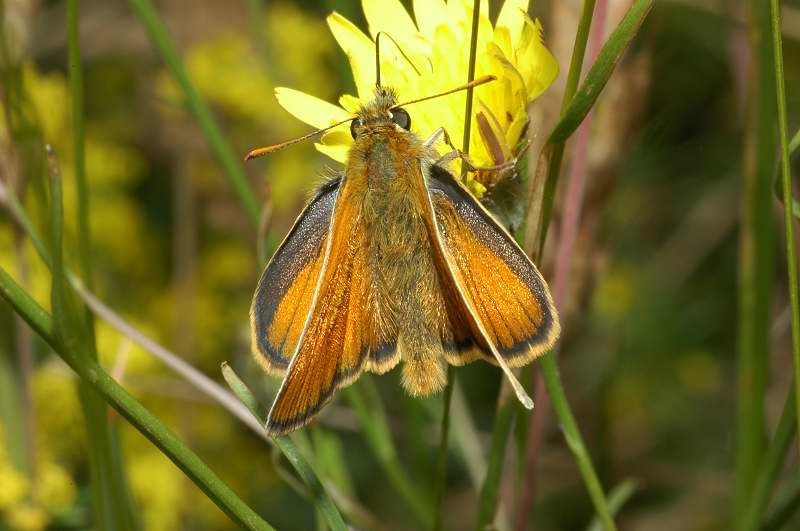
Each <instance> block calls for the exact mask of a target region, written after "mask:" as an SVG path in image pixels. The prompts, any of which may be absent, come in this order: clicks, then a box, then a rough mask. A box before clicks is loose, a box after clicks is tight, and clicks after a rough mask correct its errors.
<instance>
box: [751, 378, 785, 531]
mask: <svg viewBox="0 0 800 531" xmlns="http://www.w3.org/2000/svg"><path fill="white" fill-rule="evenodd" d="M792 387H794V386H792ZM795 409H796V404H795V393H794V389H790V390H789V394H788V396H787V397H786V402H785V403H784V405H783V413H781V419H780V421H778V427H777V428H776V429H775V435H774V436H773V437H772V440H771V441H770V444H769V446H768V447H767V451H766V452H765V453H764V459H762V462H761V468H760V469H759V471H758V476H757V478H756V481H755V485H754V487H753V495H752V498H751V499H750V500H749V503H748V505H747V508H746V511H745V513H744V514H745V518H744V525H743V526H742V529H745V530H747V531H755V530H757V529H758V528H759V525H760V522H761V520H762V519H763V517H764V512H765V511H766V509H767V505H768V504H769V499H770V496H771V495H772V491H773V490H774V489H775V484H776V483H777V481H778V477H779V475H780V472H781V468H783V464H784V462H785V461H786V453H787V451H788V450H789V446H790V445H791V442H792V438H793V437H794V435H795V432H796V430H797V416H796V415H797V413H796V412H795Z"/></svg>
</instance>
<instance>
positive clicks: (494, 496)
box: [475, 386, 519, 531]
mask: <svg viewBox="0 0 800 531" xmlns="http://www.w3.org/2000/svg"><path fill="white" fill-rule="evenodd" d="M518 403H519V402H518V401H517V399H516V397H515V396H514V395H513V393H511V392H509V389H508V387H506V386H501V388H500V396H499V397H498V401H497V404H498V407H497V412H496V413H495V420H494V425H493V426H492V443H491V447H490V449H489V463H488V466H487V468H486V476H485V478H484V480H483V484H482V485H481V490H480V495H479V498H478V521H477V524H476V526H475V529H476V531H483V530H484V529H486V528H487V527H488V526H489V525H490V524H491V523H492V521H493V520H494V516H495V513H496V512H497V505H498V500H499V496H500V479H501V476H502V473H503V464H504V462H505V455H506V447H507V446H508V437H509V435H510V434H511V427H512V426H513V425H514V417H515V416H516V412H517V411H518V409H519V408H518Z"/></svg>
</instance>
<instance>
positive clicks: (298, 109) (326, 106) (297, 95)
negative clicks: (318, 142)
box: [275, 87, 352, 129]
mask: <svg viewBox="0 0 800 531" xmlns="http://www.w3.org/2000/svg"><path fill="white" fill-rule="evenodd" d="M275 97H276V98H277V99H278V103H279V104H280V105H281V107H283V108H284V109H286V110H287V111H289V113H291V114H292V116H294V117H295V118H297V119H298V120H300V121H302V122H305V123H307V124H309V125H311V126H313V127H316V128H317V129H322V128H325V127H328V126H330V125H331V124H334V123H336V122H341V121H342V120H346V119H347V118H348V117H350V116H352V115H351V114H350V113H349V112H347V111H345V110H344V109H342V108H341V107H337V106H336V105H333V104H332V103H328V102H327V101H324V100H321V99H319V98H317V97H314V96H311V95H310V94H306V93H305V92H300V91H299V90H294V89H290V88H286V87H277V88H275Z"/></svg>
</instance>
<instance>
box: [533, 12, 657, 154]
mask: <svg viewBox="0 0 800 531" xmlns="http://www.w3.org/2000/svg"><path fill="white" fill-rule="evenodd" d="M654 1H655V0H636V1H635V2H634V3H633V5H632V6H631V7H630V9H629V10H628V12H627V13H626V14H625V16H624V17H623V19H622V20H621V21H620V23H619V25H618V26H617V27H616V28H615V29H614V31H613V32H611V35H609V37H608V40H607V41H606V43H605V45H603V48H602V49H601V50H600V52H599V53H598V54H597V59H596V60H595V62H594V64H592V67H591V68H590V69H589V71H588V72H587V73H586V78H585V79H584V80H583V82H582V83H581V85H580V88H579V89H577V92H575V95H574V97H572V98H571V99H570V100H567V99H566V98H565V99H564V101H565V102H566V107H564V108H563V109H562V113H561V119H560V120H559V121H558V123H557V124H556V126H555V127H554V128H553V130H552V131H551V132H550V136H549V137H548V138H547V141H548V142H549V143H551V144H554V143H556V142H564V141H566V140H567V138H569V137H570V135H572V133H574V132H575V130H576V129H577V128H578V126H579V125H581V122H583V119H584V118H586V115H587V114H589V111H590V110H591V108H592V106H594V104H595V102H596V101H597V98H598V97H599V96H600V93H601V92H602V91H603V88H604V87H605V86H606V83H607V82H608V80H609V78H610V77H611V74H612V73H613V72H614V69H615V68H616V66H617V63H619V60H620V59H621V58H622V56H623V55H624V53H625V50H627V49H628V45H629V44H630V43H631V41H632V40H633V38H634V37H635V36H636V35H637V34H638V32H639V29H640V28H641V26H642V23H643V22H644V19H645V18H647V14H648V13H649V12H650V10H651V9H652V7H653V3H654Z"/></svg>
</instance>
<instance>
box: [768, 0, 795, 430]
mask: <svg viewBox="0 0 800 531" xmlns="http://www.w3.org/2000/svg"><path fill="white" fill-rule="evenodd" d="M769 8H770V22H771V24H770V27H771V30H772V53H773V57H774V66H775V89H776V102H777V111H778V138H779V139H780V148H781V173H782V174H783V197H787V198H788V197H792V175H791V170H790V168H789V141H788V136H789V135H788V132H787V130H788V128H787V125H786V87H785V84H786V83H785V80H784V75H783V42H782V40H781V18H780V17H781V12H780V5H779V3H778V0H770V3H769ZM783 212H784V218H783V221H784V224H785V225H786V227H785V228H786V262H787V264H786V265H787V269H788V273H789V302H790V306H791V309H792V353H793V358H794V381H795V382H797V383H800V295H798V286H797V261H796V253H795V248H794V243H795V242H794V219H793V217H792V209H791V208H784V209H783ZM795 396H796V397H797V411H796V414H797V415H800V385H795ZM798 444H800V438H798Z"/></svg>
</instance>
